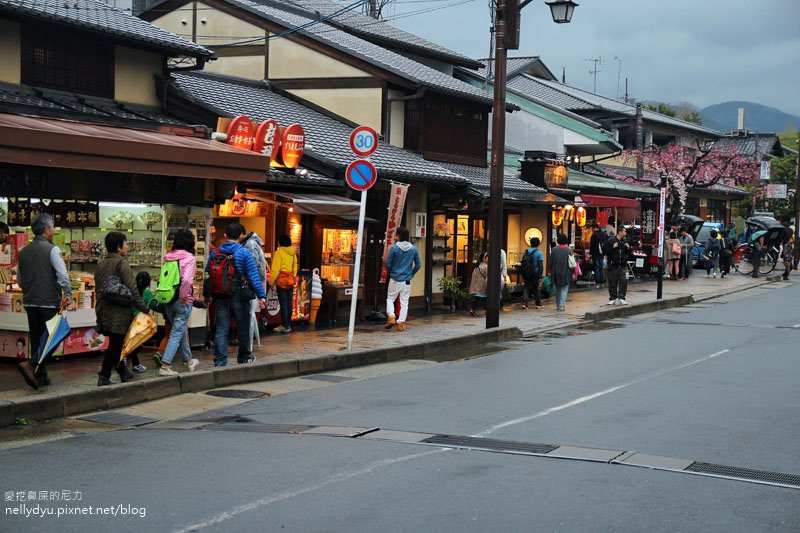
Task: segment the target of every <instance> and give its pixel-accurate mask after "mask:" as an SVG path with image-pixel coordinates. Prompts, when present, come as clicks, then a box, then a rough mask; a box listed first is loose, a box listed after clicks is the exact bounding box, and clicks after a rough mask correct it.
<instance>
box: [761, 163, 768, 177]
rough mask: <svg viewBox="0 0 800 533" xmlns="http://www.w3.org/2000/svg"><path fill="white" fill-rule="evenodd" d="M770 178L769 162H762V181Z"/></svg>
mask: <svg viewBox="0 0 800 533" xmlns="http://www.w3.org/2000/svg"><path fill="white" fill-rule="evenodd" d="M769 176H770V164H769V161H762V162H761V179H762V180H768V179H769Z"/></svg>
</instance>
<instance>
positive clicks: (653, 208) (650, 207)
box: [641, 198, 658, 246]
mask: <svg viewBox="0 0 800 533" xmlns="http://www.w3.org/2000/svg"><path fill="white" fill-rule="evenodd" d="M641 239H642V244H645V245H652V246H654V245H655V244H656V240H657V239H658V202H657V200H656V199H655V198H642V235H641Z"/></svg>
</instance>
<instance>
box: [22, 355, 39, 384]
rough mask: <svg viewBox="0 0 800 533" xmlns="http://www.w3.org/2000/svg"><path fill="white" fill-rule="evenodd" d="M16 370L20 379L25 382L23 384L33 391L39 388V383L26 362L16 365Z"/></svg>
mask: <svg viewBox="0 0 800 533" xmlns="http://www.w3.org/2000/svg"><path fill="white" fill-rule="evenodd" d="M17 369H19V373H20V374H22V379H24V380H25V383H27V384H28V385H29V386H30V387H32V388H34V389H38V388H39V381H38V380H37V379H36V376H35V375H34V374H33V368H31V364H30V363H29V362H28V361H23V362H21V363H20V364H19V365H17Z"/></svg>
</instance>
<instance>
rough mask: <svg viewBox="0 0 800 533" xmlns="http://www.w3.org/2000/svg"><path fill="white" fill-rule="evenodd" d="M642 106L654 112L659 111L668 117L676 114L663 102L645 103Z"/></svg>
mask: <svg viewBox="0 0 800 533" xmlns="http://www.w3.org/2000/svg"><path fill="white" fill-rule="evenodd" d="M644 108H645V109H649V110H650V111H655V112H656V113H661V114H662V115H667V116H668V117H674V116H675V115H676V114H677V112H676V111H675V109H674V108H673V107H672V106H671V105H669V104H665V103H664V102H658V103H656V104H645V106H644Z"/></svg>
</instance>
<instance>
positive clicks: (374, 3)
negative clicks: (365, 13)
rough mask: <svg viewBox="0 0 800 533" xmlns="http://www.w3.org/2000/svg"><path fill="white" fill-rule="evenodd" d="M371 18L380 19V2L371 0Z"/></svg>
mask: <svg viewBox="0 0 800 533" xmlns="http://www.w3.org/2000/svg"><path fill="white" fill-rule="evenodd" d="M369 16H370V17H372V18H374V19H377V18H378V0H369Z"/></svg>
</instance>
